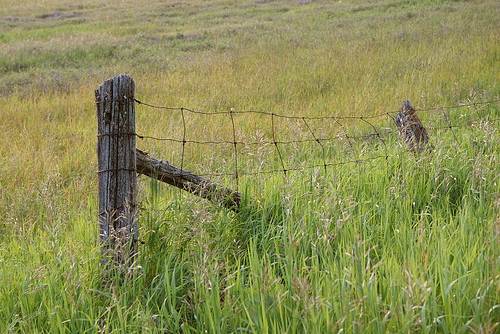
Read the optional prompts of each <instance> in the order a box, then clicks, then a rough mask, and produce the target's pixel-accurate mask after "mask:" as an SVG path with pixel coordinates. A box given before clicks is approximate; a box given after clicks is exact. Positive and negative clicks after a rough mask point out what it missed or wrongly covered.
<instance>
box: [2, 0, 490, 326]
mask: <svg viewBox="0 0 500 334" xmlns="http://www.w3.org/2000/svg"><path fill="white" fill-rule="evenodd" d="M499 11H500V5H499V4H498V2H496V1H493V0H492V1H431V0H429V1H410V0H406V1H349V2H347V1H342V2H340V1H338V2H336V1H335V2H333V1H311V2H310V3H308V4H304V5H300V4H298V2H297V1H244V2H243V1H242V2H238V3H237V4H234V3H233V2H232V1H210V2H207V1H190V2H178V1H127V2H123V1H107V2H105V3H104V4H103V2H102V1H97V0H88V1H84V2H82V4H79V5H76V4H74V2H71V1H65V0H46V1H33V2H22V1H11V0H0V96H1V97H0V156H1V157H2V158H1V159H0V300H1V301H2V303H1V305H0V332H22V333H30V332H35V333H36V332H46V333H58V332H61V333H65V332H67V333H76V332H89V333H93V332H96V331H97V330H101V331H102V332H105V333H111V332H114V333H118V332H165V331H167V332H204V331H207V332H248V331H249V332H256V333H262V332H274V333H283V332H290V333H294V332H310V333H324V332H339V331H343V332H347V333H364V332H370V333H382V332H401V333H408V332H422V333H436V332H439V333H465V332H475V333H480V332H482V333H494V332H495V331H498V324H499V319H500V313H499V310H500V307H499V306H498V300H499V299H500V298H499V292H498V291H499V285H498V282H499V279H500V276H499V265H498V258H499V255H500V254H499V252H498V236H499V231H500V227H499V218H498V217H499V209H500V207H499V205H500V204H499V203H500V197H499V195H498V194H499V193H500V187H499V185H498V174H499V169H498V167H497V166H498V163H499V162H498V157H499V153H500V152H499V145H498V142H499V139H500V138H499V135H498V125H499V124H498V115H499V114H500V113H499V107H498V103H496V104H495V103H493V104H490V105H485V106H475V107H468V108H462V109H459V110H455V111H452V112H450V117H451V122H453V124H458V125H462V126H466V127H465V128H460V129H456V130H455V132H456V133H455V134H456V138H454V136H453V135H452V133H450V132H449V131H447V130H443V131H432V132H431V140H432V142H433V145H434V147H435V152H434V153H432V154H430V155H426V156H424V157H422V158H415V157H414V156H413V155H411V154H407V153H404V152H401V150H400V148H399V146H398V145H397V143H396V141H395V138H394V137H391V138H388V139H387V140H386V143H385V144H386V147H384V146H383V145H381V144H380V141H377V140H373V141H371V142H369V143H360V144H359V146H356V147H355V149H356V154H354V155H353V154H352V153H350V150H349V147H346V146H345V145H343V144H341V143H340V144H331V145H329V146H328V148H327V152H326V154H327V157H328V159H330V160H332V161H337V162H339V163H341V162H343V161H345V160H350V159H356V158H357V157H359V156H361V157H371V156H376V155H385V154H388V155H389V157H390V158H389V159H388V160H387V161H386V160H385V159H381V160H374V161H372V162H369V163H368V162H367V163H362V164H359V165H357V164H342V165H339V166H336V167H333V168H330V169H328V172H327V174H326V175H325V174H324V172H323V171H322V170H321V169H318V170H309V171H307V172H305V173H291V175H290V176H289V179H288V180H287V181H285V180H284V179H283V177H282V176H281V175H279V174H278V175H270V176H258V177H242V179H241V180H240V182H241V189H242V190H244V191H245V198H246V201H247V202H245V205H244V209H243V212H241V213H240V214H237V215H235V214H232V213H228V212H225V211H223V210H220V209H218V208H215V207H213V206H210V205H207V203H205V202H203V201H201V200H198V199H196V198H193V197H191V196H189V195H185V194H184V195H182V194H180V193H179V192H177V191H176V190H172V189H169V188H168V187H164V186H160V185H158V184H157V183H155V182H151V181H149V180H147V179H146V178H141V205H142V206H143V209H142V211H141V218H140V226H141V240H143V241H144V242H145V243H144V244H143V245H142V246H141V248H140V258H139V260H138V265H139V266H140V267H138V268H137V272H138V275H137V277H136V278H135V279H134V280H133V281H130V282H127V284H125V285H124V286H123V287H119V288H118V287H117V288H115V289H113V290H105V289H102V288H101V286H100V284H99V279H98V276H99V268H98V256H99V254H98V249H97V245H96V234H97V232H96V217H97V212H96V186H97V185H96V174H95V172H96V169H97V167H96V160H95V156H96V154H95V135H96V128H95V123H96V122H95V116H94V115H95V111H94V102H93V98H94V96H93V90H94V89H95V87H96V86H97V85H98V84H99V83H100V82H101V81H102V80H103V79H105V78H107V77H108V76H111V75H114V74H116V73H119V72H127V73H129V74H131V75H132V76H133V77H134V78H135V80H136V85H137V96H138V97H139V98H140V99H144V100H146V101H154V102H157V103H159V104H164V105H170V106H172V105H173V106H188V107H191V108H196V109H202V110H208V111H213V110H227V109H228V108H231V107H234V108H236V109H256V110H267V111H274V112H280V113H285V114H296V115H299V114H300V115H306V114H307V115H326V114H329V115H331V114H336V115H358V116H360V115H364V116H368V115H371V114H375V113H381V112H387V111H393V110H394V109H397V108H398V107H399V105H400V104H401V102H402V100H403V99H406V98H409V99H410V100H411V101H412V102H413V103H414V104H415V105H417V106H419V107H421V108H426V107H432V106H437V105H455V104H459V103H469V102H477V101H484V100H495V99H498V98H499V95H500V94H499V93H500V91H499V87H498V79H499V73H500V71H499V68H500V66H499V65H500V59H499V56H498V55H499V52H500V43H499V42H500V37H499V36H500V34H499V32H500V22H499V20H498V17H499ZM137 110H138V115H137V124H138V125H137V126H138V131H139V132H141V133H147V134H151V135H154V136H163V137H179V136H181V135H182V121H181V117H180V115H179V114H178V113H175V112H159V111H154V110H146V109H145V108H143V107H140V106H138V108H137ZM421 117H422V118H423V120H424V123H425V124H427V125H428V126H435V127H440V126H446V125H447V124H448V123H447V121H446V118H443V114H442V113H440V112H438V113H428V114H422V115H421ZM374 122H375V125H376V126H377V127H387V126H389V123H388V121H387V120H381V121H374ZM343 123H344V124H343V126H345V127H346V128H347V129H349V131H360V132H362V131H365V130H366V131H371V130H370V127H369V126H368V125H367V124H364V125H363V123H362V122H355V121H353V122H347V121H346V122H343ZM229 124H230V120H229V119H224V118H216V117H209V118H202V117H200V116H193V115H190V116H189V117H188V119H187V129H188V134H189V136H190V138H191V139H203V140H208V139H214V140H215V139H230V138H232V137H231V136H232V132H231V127H230V125H229ZM236 125H237V127H238V132H237V135H238V137H239V138H240V140H246V141H258V140H262V138H266V137H268V136H269V135H270V129H269V119H268V118H266V117H258V116H241V117H238V119H237V120H236ZM311 126H312V127H313V128H314V129H315V130H316V131H318V133H322V134H324V135H326V136H333V135H336V134H339V133H341V130H342V129H341V128H339V126H338V124H334V123H333V122H332V123H328V122H324V121H321V122H320V121H318V122H311ZM277 127H278V129H279V133H278V135H279V136H280V138H282V139H283V138H284V139H286V138H294V137H306V136H309V137H310V133H309V132H308V131H307V128H304V125H303V124H302V123H300V122H285V121H280V122H278V123H277ZM138 145H139V146H140V147H141V148H145V149H147V150H149V151H151V152H153V153H155V155H157V156H159V157H162V158H165V159H169V160H170V161H173V162H174V163H179V160H180V146H179V145H174V144H171V143H165V142H161V143H155V142H149V141H139V144H138ZM240 149H241V151H240V155H241V156H240V168H241V169H242V171H247V172H250V171H254V170H255V169H256V168H259V167H262V166H264V167H276V168H279V161H278V159H277V157H276V154H275V151H274V148H273V147H272V146H271V147H241V148H240ZM282 149H283V153H284V156H285V159H286V161H285V162H286V163H287V164H289V165H293V166H300V165H309V164H314V163H318V164H321V162H322V158H323V157H322V153H321V150H320V149H319V148H318V147H317V146H315V145H308V144H304V145H295V146H291V147H289V148H282ZM185 154H186V157H185V158H186V159H185V167H186V168H190V169H193V170H195V171H199V172H207V173H210V172H216V171H217V172H229V173H231V172H232V168H233V165H232V163H233V160H232V149H231V147H222V146H220V147H219V146H218V147H215V148H213V147H212V148H206V147H200V146H195V145H188V146H187V147H186V152H185ZM220 181H221V182H228V184H230V185H231V186H233V185H234V184H233V182H232V181H231V180H229V179H228V180H224V179H222V180H220Z"/></svg>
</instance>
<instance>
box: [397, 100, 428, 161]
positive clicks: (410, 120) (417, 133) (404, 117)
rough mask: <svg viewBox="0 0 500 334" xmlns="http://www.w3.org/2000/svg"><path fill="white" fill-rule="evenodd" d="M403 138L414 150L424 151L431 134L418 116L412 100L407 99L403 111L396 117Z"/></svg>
mask: <svg viewBox="0 0 500 334" xmlns="http://www.w3.org/2000/svg"><path fill="white" fill-rule="evenodd" d="M395 122H396V126H397V127H398V130H399V135H400V137H401V139H402V140H403V141H404V142H405V143H406V145H408V148H409V149H410V151H412V152H422V151H423V150H424V149H425V148H426V147H427V144H428V142H429V135H428V134H427V130H426V129H425V127H424V125H423V124H422V122H421V121H420V119H419V118H418V117H417V114H416V110H415V109H414V108H413V107H412V106H411V103H410V101H405V102H404V103H403V106H402V107H401V111H400V112H399V113H398V114H397V115H396V118H395Z"/></svg>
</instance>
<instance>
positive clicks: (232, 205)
mask: <svg viewBox="0 0 500 334" xmlns="http://www.w3.org/2000/svg"><path fill="white" fill-rule="evenodd" d="M137 172H138V173H140V174H144V175H147V176H149V177H152V178H155V179H157V180H159V181H162V182H165V183H168V184H170V185H172V186H175V187H177V188H180V189H183V190H186V191H188V192H190V193H193V194H195V195H197V196H200V197H203V198H206V199H208V200H210V201H213V202H215V203H217V204H220V205H222V206H224V207H226V208H228V209H231V210H233V211H237V210H238V209H239V206H240V198H241V196H240V194H239V193H238V192H235V191H232V190H231V189H227V188H224V187H221V186H219V185H216V184H214V183H212V182H211V181H209V180H207V179H205V178H202V177H200V176H197V175H194V174H193V173H191V172H188V171H186V170H181V169H179V168H176V167H174V166H172V165H171V164H169V163H168V162H167V161H162V160H158V159H155V158H153V157H151V156H150V155H148V154H147V153H145V152H143V151H141V150H139V149H138V150H137Z"/></svg>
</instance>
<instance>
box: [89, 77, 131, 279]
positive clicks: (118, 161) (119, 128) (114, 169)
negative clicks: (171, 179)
mask: <svg viewBox="0 0 500 334" xmlns="http://www.w3.org/2000/svg"><path fill="white" fill-rule="evenodd" d="M134 89H135V87H134V80H132V78H131V77H129V76H127V75H119V76H116V77H114V78H112V79H109V80H107V81H105V82H103V83H102V85H101V86H99V87H98V89H97V90H96V92H95V96H96V106H97V133H98V137H97V155H98V166H99V167H98V168H99V236H100V241H101V247H102V250H103V255H104V258H103V263H106V264H110V263H109V262H110V261H112V262H113V263H112V264H114V265H117V266H118V268H120V269H121V270H127V269H128V267H130V266H131V265H132V262H133V259H134V256H135V254H136V252H137V240H138V227H137V221H136V208H137V203H136V198H137V195H136V191H137V174H136V173H137V171H136V151H135V144H136V137H135V106H134Z"/></svg>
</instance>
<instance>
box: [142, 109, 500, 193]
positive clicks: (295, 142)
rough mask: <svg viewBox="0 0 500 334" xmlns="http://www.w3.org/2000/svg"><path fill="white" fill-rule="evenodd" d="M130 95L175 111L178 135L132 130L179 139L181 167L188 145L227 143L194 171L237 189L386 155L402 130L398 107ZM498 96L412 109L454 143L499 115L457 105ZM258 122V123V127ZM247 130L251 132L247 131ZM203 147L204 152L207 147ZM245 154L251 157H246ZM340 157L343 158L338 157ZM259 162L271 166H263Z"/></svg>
mask: <svg viewBox="0 0 500 334" xmlns="http://www.w3.org/2000/svg"><path fill="white" fill-rule="evenodd" d="M134 101H135V102H136V103H137V105H138V106H140V107H141V108H143V109H151V110H157V111H162V112H167V113H168V114H169V115H170V116H175V115H174V114H175V113H178V115H179V116H178V117H179V121H180V123H181V126H180V134H179V135H178V136H171V137H170V136H158V135H151V134H149V135H148V134H142V133H136V134H135V135H136V136H137V138H138V139H141V140H152V141H156V142H170V143H174V144H177V145H180V150H179V152H180V159H179V161H177V162H176V163H178V164H179V165H180V169H181V170H183V169H184V168H185V167H186V162H187V157H186V154H187V150H188V146H190V145H196V146H198V145H201V146H204V147H212V148H217V147H219V149H220V147H225V149H226V151H225V152H224V155H223V157H222V158H221V159H219V161H220V162H221V163H220V164H219V165H221V166H222V167H223V168H222V170H221V171H216V172H207V173H204V172H202V173H199V174H198V175H200V176H206V177H232V178H233V179H234V182H235V187H236V189H238V188H239V183H240V182H239V180H240V178H241V177H243V176H255V175H260V174H267V175H269V174H274V173H280V174H283V175H284V177H287V175H288V173H289V172H292V171H304V170H308V169H316V168H320V169H322V170H323V171H324V173H325V174H326V173H328V168H329V167H332V166H338V165H345V164H360V163H366V162H371V161H374V160H378V159H381V160H383V159H385V160H387V159H388V158H389V156H390V155H392V154H393V153H392V151H391V149H390V148H391V147H390V146H391V145H393V144H395V143H398V142H399V139H398V136H399V135H400V132H399V130H398V128H397V127H396V125H395V123H396V117H397V115H398V113H399V112H400V110H393V111H389V112H382V113H376V114H372V115H368V116H334V115H326V116H309V115H285V114H282V113H274V112H267V111H261V110H235V109H233V108H230V109H228V110H227V111H213V112H208V111H202V110H196V109H191V108H186V107H171V106H162V105H157V104H152V103H148V102H144V101H142V100H139V99H134ZM499 101H500V99H497V100H489V101H481V102H473V103H466V104H459V105H453V106H439V107H432V108H422V109H415V110H416V112H417V113H419V114H420V115H422V116H423V117H424V123H426V124H432V125H431V126H425V128H426V129H427V131H429V132H430V136H431V142H432V141H433V139H434V138H435V137H436V136H437V134H438V133H441V132H443V131H446V132H449V133H450V135H451V140H452V142H453V143H454V144H455V145H456V146H458V145H459V139H458V136H457V133H456V131H457V129H460V128H470V127H471V126H473V125H474V124H476V123H478V122H481V121H490V122H496V121H498V118H491V117H489V118H488V117H481V112H476V114H477V115H476V116H475V117H471V116H470V115H464V114H462V115H460V114H458V113H457V111H460V110H463V109H464V108H472V107H475V108H477V107H481V106H482V107H486V106H488V105H492V104H496V103H498V102H499ZM476 111H477V110H476ZM452 114H458V115H452ZM483 114H484V112H483ZM483 116H484V115H483ZM175 117H177V116H175ZM191 117H201V118H203V119H204V120H200V121H199V123H201V125H199V127H198V129H197V130H196V131H193V132H196V136H192V135H193V133H190V132H189V126H188V122H189V121H188V120H189V119H190V118H191ZM215 117H218V118H219V121H217V122H216V123H212V124H215V125H216V127H218V129H219V132H218V133H217V135H219V134H220V133H222V132H224V131H227V132H228V135H227V136H225V137H226V138H221V137H224V136H221V135H219V136H218V138H210V137H208V134H207V131H208V130H207V126H206V124H209V122H210V121H211V120H207V119H205V118H215ZM242 117H250V118H251V119H249V120H247V121H248V122H246V123H243V121H242V120H240V121H239V119H240V118H242ZM258 121H259V122H258ZM249 123H251V124H253V126H254V129H253V130H252V131H248V130H247V131H245V130H244V128H245V127H246V128H248V127H249ZM256 123H259V124H261V126H259V127H257V126H256V125H255V124H256ZM250 127H251V126H250ZM266 129H267V130H266ZM248 132H250V133H251V135H250V136H249V135H248ZM252 132H253V133H252ZM314 148H315V149H317V153H311V150H312V149H314ZM169 150H172V147H169ZM252 150H253V151H258V152H261V153H262V152H264V154H261V155H263V157H262V156H260V158H255V157H256V154H254V153H250V152H251V151H252ZM201 152H203V153H206V152H207V150H206V148H203V149H202V150H201ZM369 153H373V154H369ZM245 155H249V158H247V159H244V156H245ZM339 157H340V158H342V159H340V160H339ZM345 157H348V158H345ZM332 158H334V159H332ZM264 160H266V161H264ZM311 161H312V162H311ZM306 162H308V163H306ZM255 164H257V165H255ZM263 165H271V166H270V167H268V168H262V166H263Z"/></svg>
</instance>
